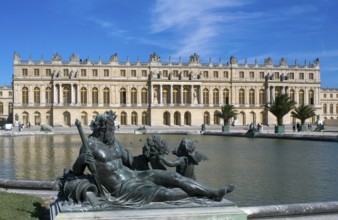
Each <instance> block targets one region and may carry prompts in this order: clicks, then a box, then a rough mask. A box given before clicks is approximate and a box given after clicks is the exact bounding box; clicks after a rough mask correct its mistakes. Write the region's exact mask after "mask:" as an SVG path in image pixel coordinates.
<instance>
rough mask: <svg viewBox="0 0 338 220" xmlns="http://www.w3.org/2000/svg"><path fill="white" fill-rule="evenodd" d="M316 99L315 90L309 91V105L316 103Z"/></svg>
mask: <svg viewBox="0 0 338 220" xmlns="http://www.w3.org/2000/svg"><path fill="white" fill-rule="evenodd" d="M314 104H315V101H314V92H313V90H310V91H309V105H314Z"/></svg>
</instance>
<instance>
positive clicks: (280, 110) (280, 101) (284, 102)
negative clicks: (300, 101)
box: [268, 94, 296, 134]
mask: <svg viewBox="0 0 338 220" xmlns="http://www.w3.org/2000/svg"><path fill="white" fill-rule="evenodd" d="M295 104H296V103H295V102H294V101H292V100H290V97H288V96H287V95H286V94H281V95H278V96H277V97H276V98H275V100H274V101H273V102H272V103H271V104H270V106H268V109H269V111H270V112H271V113H272V114H273V115H274V116H276V118H277V125H276V127H275V134H280V133H285V127H284V125H283V117H284V116H285V115H286V114H287V113H289V112H290V111H291V110H292V109H293V108H294V106H295Z"/></svg>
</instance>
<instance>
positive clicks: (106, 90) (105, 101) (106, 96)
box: [103, 87, 110, 105]
mask: <svg viewBox="0 0 338 220" xmlns="http://www.w3.org/2000/svg"><path fill="white" fill-rule="evenodd" d="M109 104H110V90H109V88H108V87H105V88H104V89H103V105H109Z"/></svg>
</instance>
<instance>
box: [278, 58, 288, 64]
mask: <svg viewBox="0 0 338 220" xmlns="http://www.w3.org/2000/svg"><path fill="white" fill-rule="evenodd" d="M279 65H280V66H287V65H288V64H287V61H286V59H285V58H284V57H282V58H281V59H280V61H279Z"/></svg>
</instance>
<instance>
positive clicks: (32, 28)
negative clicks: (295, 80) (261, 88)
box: [0, 0, 338, 87]
mask: <svg viewBox="0 0 338 220" xmlns="http://www.w3.org/2000/svg"><path fill="white" fill-rule="evenodd" d="M0 3H1V7H0V30H1V31H0V85H3V84H10V83H11V79H12V73H13V66H12V65H13V54H14V51H16V52H17V53H19V54H20V55H21V59H23V60H28V59H29V57H30V55H31V56H32V58H33V60H41V57H42V56H43V59H44V60H51V58H52V55H53V54H54V53H56V52H58V53H59V54H60V55H61V56H62V58H63V60H66V61H67V60H69V57H70V55H71V54H72V53H73V52H74V53H76V54H79V56H80V58H82V59H86V58H87V57H88V56H90V59H91V60H92V61H97V60H98V59H99V56H101V57H102V60H103V61H108V60H109V57H110V55H112V54H114V53H118V55H119V60H120V61H126V60H127V57H128V56H129V59H130V61H131V62H133V61H134V62H136V61H137V57H138V56H139V57H140V59H141V61H143V62H146V61H148V59H149V55H150V54H151V53H153V52H156V53H157V54H159V55H160V57H161V60H162V61H168V57H169V56H171V60H172V61H178V59H179V57H180V56H181V57H182V60H183V61H187V60H188V57H189V56H190V55H191V54H193V53H195V52H196V53H197V54H199V55H200V58H201V60H202V62H205V63H208V62H209V59H210V57H211V58H212V61H213V62H214V63H218V62H219V59H220V58H222V61H223V62H224V63H226V62H227V61H228V60H229V57H230V56H231V55H234V56H235V57H237V59H238V60H239V62H240V63H244V60H245V59H247V60H248V63H254V62H255V59H257V60H258V63H263V62H264V59H265V58H267V57H272V59H273V62H274V63H275V64H277V63H278V62H279V60H280V58H281V57H285V58H286V59H287V61H288V63H289V64H294V63H295V60H297V62H298V63H299V64H304V62H305V60H306V62H311V63H312V62H313V60H314V59H315V58H317V57H318V58H319V59H320V65H321V77H322V78H321V79H322V87H338V86H337V85H338V1H337V0H297V1H295V0H284V1H275V0H189V1H185V0H134V1H130V0H129V1H127V0H118V1H117V0H55V1H52V0H30V1H18V0H11V1H9V0H0Z"/></svg>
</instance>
